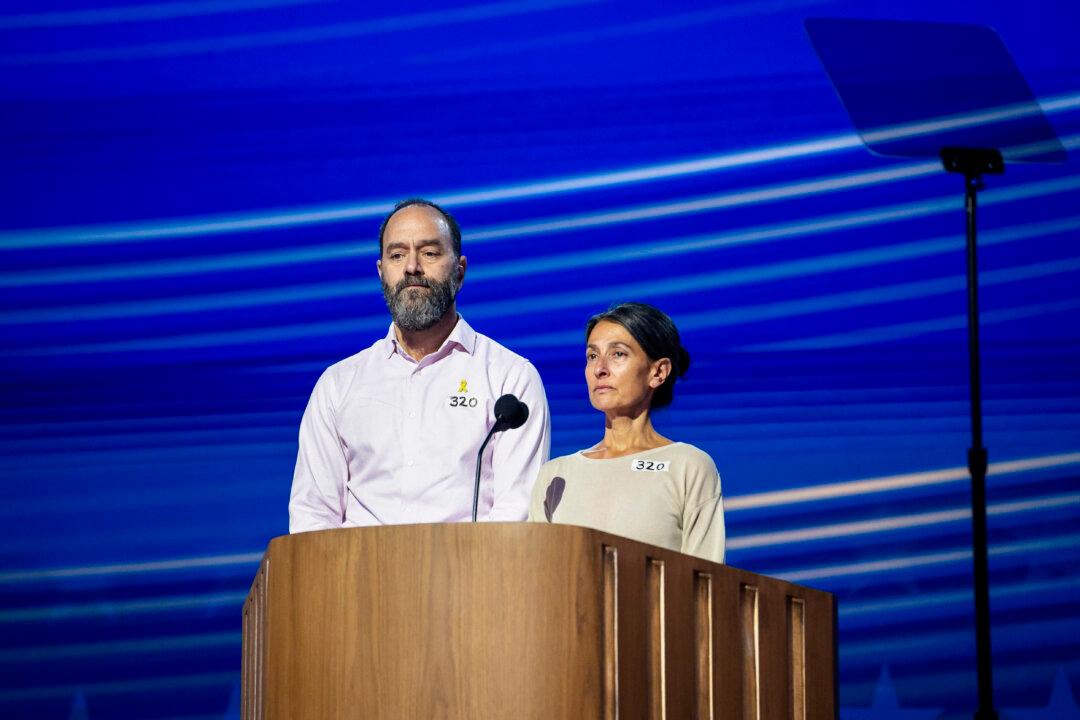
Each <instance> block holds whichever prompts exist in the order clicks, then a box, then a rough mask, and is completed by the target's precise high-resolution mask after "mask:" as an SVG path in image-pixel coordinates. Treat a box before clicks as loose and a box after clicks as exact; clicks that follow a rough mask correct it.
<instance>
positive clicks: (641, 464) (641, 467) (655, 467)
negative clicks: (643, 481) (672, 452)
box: [630, 460, 671, 472]
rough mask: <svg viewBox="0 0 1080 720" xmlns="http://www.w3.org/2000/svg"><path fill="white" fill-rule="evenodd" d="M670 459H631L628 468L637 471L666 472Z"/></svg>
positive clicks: (669, 465)
mask: <svg viewBox="0 0 1080 720" xmlns="http://www.w3.org/2000/svg"><path fill="white" fill-rule="evenodd" d="M670 467H671V461H670V460H631V461H630V469H631V470H635V471H637V472H667V471H668V469H669V468H670Z"/></svg>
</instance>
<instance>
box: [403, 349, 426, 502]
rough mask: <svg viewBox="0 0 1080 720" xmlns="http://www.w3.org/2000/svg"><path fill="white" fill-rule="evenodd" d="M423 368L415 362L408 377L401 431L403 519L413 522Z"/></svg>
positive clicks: (416, 486)
mask: <svg viewBox="0 0 1080 720" xmlns="http://www.w3.org/2000/svg"><path fill="white" fill-rule="evenodd" d="M421 373H422V368H421V367H420V366H419V365H413V366H412V368H411V370H410V372H409V374H408V375H407V376H406V377H405V407H404V417H403V418H402V420H403V428H402V430H403V432H402V433H401V459H402V474H401V476H402V483H401V514H402V521H403V522H405V523H408V522H412V521H413V520H414V519H415V517H416V500H417V488H418V487H419V483H418V480H417V472H418V471H419V460H420V458H419V451H420V438H421V433H420V415H421V414H420V400H421V398H422V397H423V388H422V387H421V386H420V375H421Z"/></svg>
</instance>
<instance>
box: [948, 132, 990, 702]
mask: <svg viewBox="0 0 1080 720" xmlns="http://www.w3.org/2000/svg"><path fill="white" fill-rule="evenodd" d="M941 161H942V163H943V164H944V165H945V169H946V170H948V171H949V172H955V173H960V174H962V175H963V176H964V214H965V215H966V219H967V295H968V317H967V326H968V363H969V372H970V380H971V382H970V392H971V447H970V448H968V453H967V465H968V473H969V474H970V475H971V534H972V543H971V545H972V558H973V560H974V563H975V567H974V570H975V573H974V575H975V654H976V661H977V664H978V677H979V709H978V710H977V711H976V712H975V720H997V717H998V715H997V711H996V710H994V677H993V662H992V659H993V658H992V654H991V651H990V580H989V569H988V562H987V549H986V546H987V540H986V468H987V464H988V459H987V453H986V448H985V447H983V436H982V380H981V377H980V372H979V265H978V262H977V260H976V252H975V251H976V232H977V231H976V224H975V209H976V196H977V194H978V192H979V190H982V189H983V181H982V176H983V175H984V174H989V175H1000V174H1002V173H1003V172H1005V162H1004V160H1003V159H1002V157H1001V153H1000V152H998V151H997V150H992V149H980V148H956V147H946V148H942V150H941Z"/></svg>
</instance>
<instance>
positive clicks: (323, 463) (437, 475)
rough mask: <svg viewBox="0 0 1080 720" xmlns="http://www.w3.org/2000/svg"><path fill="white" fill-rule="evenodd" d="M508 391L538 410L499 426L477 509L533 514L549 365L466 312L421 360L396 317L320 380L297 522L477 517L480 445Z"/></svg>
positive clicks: (305, 444)
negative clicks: (499, 338) (485, 331)
mask: <svg viewBox="0 0 1080 720" xmlns="http://www.w3.org/2000/svg"><path fill="white" fill-rule="evenodd" d="M506 393H513V394H514V395H517V397H518V398H519V399H520V400H521V401H523V402H524V403H525V404H526V405H528V407H529V419H528V420H527V421H526V422H525V424H524V425H522V426H521V427H520V428H517V429H514V430H506V431H504V432H501V433H496V435H495V436H494V437H493V438H492V439H491V442H490V443H488V446H487V448H486V449H485V450H484V462H483V472H482V474H481V476H480V504H479V510H478V517H480V518H486V519H488V520H523V519H524V518H525V516H526V514H527V512H528V507H529V495H530V491H531V490H532V486H533V483H534V482H535V481H536V476H537V472H538V471H539V469H540V466H541V465H542V464H543V463H544V462H546V461H547V459H548V455H549V453H550V450H551V420H550V416H549V414H548V406H547V398H546V396H545V395H544V386H543V384H542V383H541V381H540V374H539V373H537V372H536V368H534V367H533V366H532V364H531V363H529V361H528V360H526V359H525V358H523V357H521V356H520V355H517V354H515V353H513V352H511V351H509V350H507V349H506V348H504V347H503V346H501V345H499V344H498V343H496V342H494V341H493V340H491V339H490V338H487V337H485V336H483V335H480V334H479V333H477V332H476V331H474V330H473V329H472V328H471V327H469V324H468V323H466V322H465V320H464V319H462V318H461V317H458V322H457V325H455V326H454V329H453V331H452V332H451V333H450V336H449V337H448V338H447V339H446V342H444V343H443V345H442V347H440V348H439V349H438V350H437V351H436V352H434V353H432V354H431V355H428V356H426V357H425V358H423V359H422V360H420V361H419V362H417V361H416V360H414V359H413V358H411V357H409V356H408V355H407V354H406V353H405V351H404V350H403V349H402V348H400V347H399V346H398V343H397V339H396V337H395V335H394V327H393V325H391V326H390V331H389V332H388V333H387V335H386V337H385V338H383V339H381V340H379V341H378V342H376V343H375V344H374V345H372V346H371V347H370V348H368V349H366V350H363V351H361V352H359V353H357V354H356V355H353V356H352V357H350V358H347V359H345V360H342V361H341V362H339V363H337V364H335V365H332V366H331V367H330V368H328V369H327V370H326V372H324V373H323V375H322V377H320V378H319V381H318V383H316V385H315V390H314V391H313V392H312V394H311V399H310V400H309V401H308V406H307V409H306V410H305V411H304V419H303V421H302V422H301V423H300V451H299V453H298V454H297V458H296V472H295V473H294V475H293V485H292V495H291V497H290V499H289V532H304V531H307V530H322V529H326V528H337V527H353V526H358V525H381V524H405V523H424V522H454V521H459V520H468V519H469V518H470V517H471V515H472V491H473V481H474V478H475V474H476V453H477V451H478V450H479V449H480V444H481V443H482V442H483V441H484V436H485V435H486V434H487V432H488V430H490V429H491V426H492V424H494V422H495V420H494V417H493V415H492V409H493V408H494V406H495V401H496V400H498V399H499V397H500V396H502V395H504V394H506Z"/></svg>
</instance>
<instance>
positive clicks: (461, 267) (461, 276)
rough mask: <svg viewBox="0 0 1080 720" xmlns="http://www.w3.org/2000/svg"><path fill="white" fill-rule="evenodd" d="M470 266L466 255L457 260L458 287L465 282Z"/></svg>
mask: <svg viewBox="0 0 1080 720" xmlns="http://www.w3.org/2000/svg"><path fill="white" fill-rule="evenodd" d="M468 266H469V260H468V258H466V257H465V256H464V255H459V256H458V259H457V279H458V285H461V284H462V283H463V282H465V269H466V268H467V267H468Z"/></svg>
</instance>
